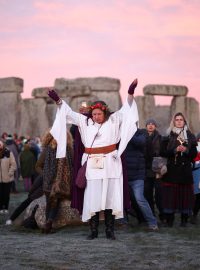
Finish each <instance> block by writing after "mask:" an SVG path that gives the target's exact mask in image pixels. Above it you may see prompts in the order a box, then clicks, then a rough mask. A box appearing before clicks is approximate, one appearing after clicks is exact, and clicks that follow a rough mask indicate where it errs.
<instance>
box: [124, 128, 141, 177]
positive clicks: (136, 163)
mask: <svg viewBox="0 0 200 270" xmlns="http://www.w3.org/2000/svg"><path fill="white" fill-rule="evenodd" d="M145 145H146V133H145V131H144V130H142V129H138V130H137V131H136V133H135V134H134V136H133V137H132V138H131V140H130V141H129V143H128V145H127V147H126V150H125V152H124V153H125V160H126V166H127V174H128V181H134V180H144V179H145Z"/></svg>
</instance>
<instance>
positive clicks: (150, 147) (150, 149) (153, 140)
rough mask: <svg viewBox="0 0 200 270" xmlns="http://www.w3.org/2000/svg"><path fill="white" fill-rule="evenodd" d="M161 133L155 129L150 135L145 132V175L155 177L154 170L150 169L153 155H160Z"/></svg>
mask: <svg viewBox="0 0 200 270" xmlns="http://www.w3.org/2000/svg"><path fill="white" fill-rule="evenodd" d="M160 145H161V135H160V134H159V132H158V131H157V130H155V131H154V132H153V133H152V134H151V135H149V134H148V132H147V140H146V156H145V161H146V176H147V177H150V178H151V177H155V175H156V174H155V172H153V171H152V162H153V157H158V156H160Z"/></svg>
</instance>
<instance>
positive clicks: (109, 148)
mask: <svg viewBox="0 0 200 270" xmlns="http://www.w3.org/2000/svg"><path fill="white" fill-rule="evenodd" d="M116 149H117V148H116V144H111V145H108V146H103V147H94V148H85V153H86V154H108V153H110V152H112V151H114V150H116Z"/></svg>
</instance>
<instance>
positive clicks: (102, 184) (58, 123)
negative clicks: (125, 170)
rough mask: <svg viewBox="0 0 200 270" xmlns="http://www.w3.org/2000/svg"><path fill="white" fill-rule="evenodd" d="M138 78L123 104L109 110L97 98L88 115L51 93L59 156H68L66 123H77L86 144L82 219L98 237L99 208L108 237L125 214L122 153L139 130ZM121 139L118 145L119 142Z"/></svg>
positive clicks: (90, 236)
mask: <svg viewBox="0 0 200 270" xmlns="http://www.w3.org/2000/svg"><path fill="white" fill-rule="evenodd" d="M136 86H137V79H135V80H134V81H133V82H132V84H131V85H130V87H129V90H128V98H127V100H126V102H125V103H124V104H123V106H122V108H121V109H120V110H118V111H116V112H114V113H112V114H111V113H110V111H109V109H108V106H107V105H106V103H105V102H102V101H96V102H94V103H93V104H92V105H91V107H90V111H89V116H85V115H83V114H80V113H77V112H74V111H73V110H72V109H71V108H70V106H69V105H68V104H66V102H65V101H63V100H61V99H60V98H59V97H58V95H57V93H56V92H55V90H53V89H52V90H49V92H48V95H49V96H50V97H51V98H52V99H53V100H54V101H56V103H57V105H58V110H57V114H56V118H55V121H54V124H53V127H52V129H51V131H50V133H51V134H52V136H53V137H54V138H55V139H56V141H57V158H62V157H64V156H65V151H66V124H67V123H68V122H70V123H72V124H74V125H77V126H78V128H79V132H80V135H81V140H82V142H83V144H84V146H85V153H84V154H83V157H82V165H83V164H84V162H85V161H86V160H87V168H86V179H87V186H86V188H85V192H84V202H83V213H82V221H83V222H87V221H89V224H90V229H91V234H90V235H89V237H88V239H94V238H97V237H98V224H99V212H100V211H102V210H103V211H104V215H105V225H106V237H107V238H108V239H112V240H114V239H115V235H114V220H115V219H119V218H123V174H122V163H121V158H120V156H121V154H122V153H123V151H124V150H125V148H126V146H127V144H128V142H129V140H130V139H131V138H132V136H133V135H134V133H135V132H136V130H137V123H138V110H137V105H136V102H135V100H134V97H133V94H134V90H135V88H136ZM118 143H119V147H118V149H117V148H116V145H117V144H118Z"/></svg>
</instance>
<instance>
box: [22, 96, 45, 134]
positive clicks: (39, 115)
mask: <svg viewBox="0 0 200 270" xmlns="http://www.w3.org/2000/svg"><path fill="white" fill-rule="evenodd" d="M21 119H22V121H21V126H20V134H23V135H31V136H41V135H43V134H44V133H45V132H46V131H47V130H48V129H49V126H50V124H49V120H48V117H47V104H46V102H45V100H44V99H42V98H41V99H39V98H37V99H24V100H23V106H22V108H21Z"/></svg>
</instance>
